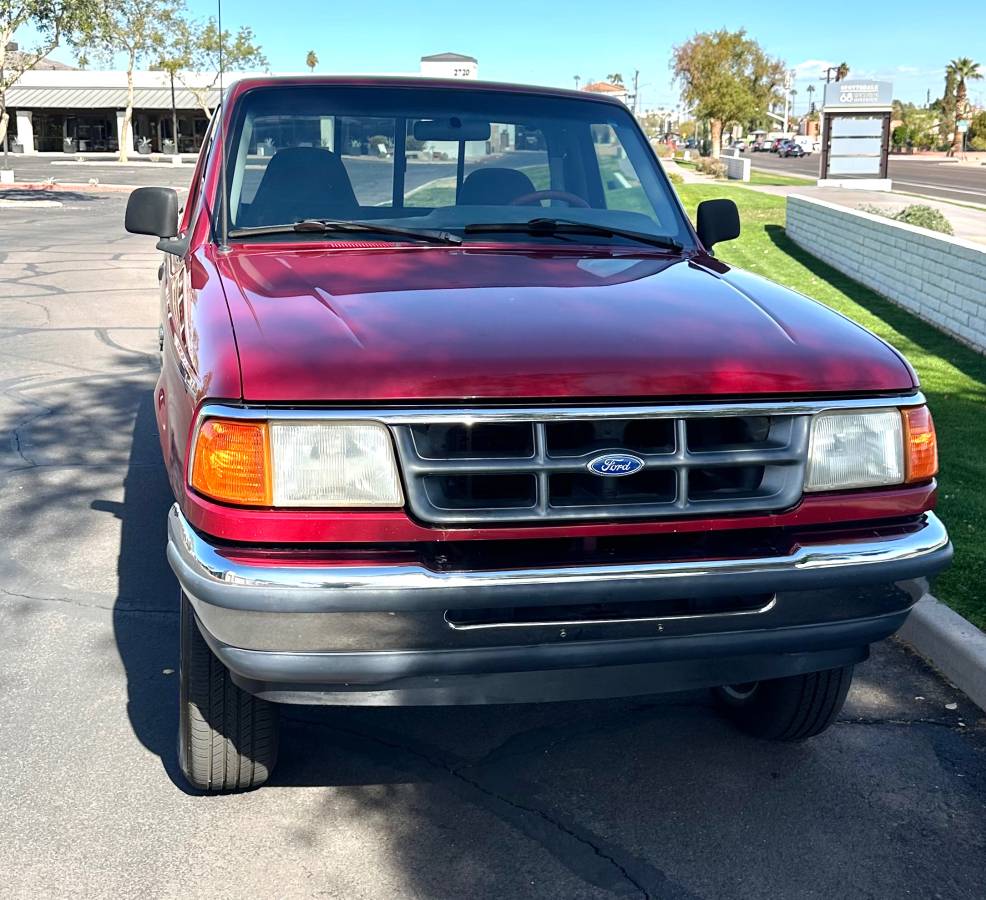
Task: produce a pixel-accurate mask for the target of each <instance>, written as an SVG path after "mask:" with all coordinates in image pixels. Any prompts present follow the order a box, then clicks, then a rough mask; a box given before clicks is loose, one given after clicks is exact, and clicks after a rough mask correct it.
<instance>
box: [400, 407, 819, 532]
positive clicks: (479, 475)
mask: <svg viewBox="0 0 986 900" xmlns="http://www.w3.org/2000/svg"><path fill="white" fill-rule="evenodd" d="M697 421H698V419H696V418H692V417H684V416H676V417H670V416H660V415H655V416H653V417H651V418H637V419H624V420H621V419H594V418H586V419H579V418H570V419H567V420H566V423H568V424H569V425H570V426H574V427H570V428H569V429H568V431H569V435H571V434H573V433H574V434H579V433H581V434H582V435H583V440H582V442H581V443H580V442H579V441H578V440H575V439H573V438H571V437H570V436H563V435H562V434H560V433H559V431H558V429H557V427H556V423H555V422H552V421H543V420H535V421H532V422H529V423H527V424H526V426H525V428H526V429H529V430H530V437H529V438H527V437H526V436H521V435H519V434H518V433H517V430H516V428H515V427H514V424H513V423H504V424H503V425H491V426H489V427H488V428H487V430H486V434H485V436H484V441H483V442H484V443H489V438H490V432H491V431H492V430H495V429H496V428H498V427H499V428H503V427H507V428H510V434H509V439H510V440H511V441H514V442H515V446H516V448H517V452H515V453H513V454H511V453H509V452H505V451H504V449H502V448H498V449H497V452H496V453H489V452H486V453H482V452H470V450H469V447H468V446H465V447H464V448H460V447H456V449H455V450H454V452H451V453H448V454H446V455H444V456H438V454H436V452H435V450H434V443H435V442H433V441H431V440H430V439H429V435H428V432H429V430H430V429H431V428H432V427H433V426H430V425H427V424H425V425H421V424H418V425H397V426H394V427H393V430H394V436H395V438H396V440H397V448H398V455H399V457H400V461H401V467H402V470H403V473H404V479H405V484H406V487H407V499H408V504H409V506H410V508H411V511H412V513H413V514H414V515H415V516H416V517H417V518H418V519H420V520H422V521H424V522H430V523H434V524H440V525H467V524H480V523H490V522H494V523H496V522H504V523H506V522H540V521H577V520H599V519H626V518H642V517H648V518H652V517H661V516H664V517H667V516H681V515H701V514H713V513H715V514H722V513H741V512H765V511H772V510H779V509H786V508H788V507H790V506H793V505H794V504H795V503H796V502H797V501H798V499H799V498H800V497H801V492H802V486H803V484H804V468H805V461H806V458H807V450H808V426H809V422H810V417H809V416H807V415H803V414H798V415H792V414H781V415H771V416H758V417H737V416H730V417H722V416H720V417H717V418H716V419H714V420H712V421H713V422H714V423H715V425H714V426H713V427H722V428H723V429H724V431H725V430H728V426H729V425H731V424H732V423H738V422H739V423H756V425H755V426H752V427H756V428H760V429H761V430H762V431H763V432H764V433H763V434H762V436H758V437H757V439H755V440H754V439H752V438H751V439H750V440H748V441H746V442H728V443H727V442H725V441H723V442H721V444H716V443H715V442H712V443H710V442H709V441H708V440H707V439H706V440H705V441H698V440H695V441H690V440H689V438H690V435H691V433H692V431H693V424H694V423H696V422H697ZM648 423H660V424H661V425H662V426H664V428H663V429H657V430H655V431H653V432H652V434H653V435H654V438H653V439H652V440H651V446H648V447H647V448H646V449H642V448H641V447H639V446H633V445H632V444H633V440H627V439H625V436H627V435H631V434H632V432H633V428H634V426H641V425H647V424H648ZM708 424H712V422H709V423H708ZM437 427H438V428H440V429H442V431H443V438H444V435H446V434H448V433H449V431H450V430H451V429H449V427H448V426H447V425H440V426H437ZM474 427H475V426H474V425H472V424H466V423H463V424H461V425H459V426H458V428H457V431H458V432H459V434H457V435H456V439H457V442H458V444H459V445H462V444H466V445H468V444H469V443H470V440H469V439H470V437H471V435H470V432H471V431H472V430H473V429H474ZM452 429H456V426H452ZM734 430H735V429H734ZM740 430H742V427H741V428H740ZM748 430H749V429H748ZM451 431H452V433H453V434H455V430H451ZM707 431H708V429H707ZM637 433H638V434H639V433H641V431H640V428H639V427H638V429H637ZM662 434H666V440H664V441H662V440H661V439H660V435H662ZM691 436H694V435H691ZM444 439H446V440H447V438H444ZM645 443H647V441H645ZM627 444H631V445H630V446H627ZM693 444H698V445H699V446H700V447H701V449H694V447H693ZM423 445H424V446H425V447H426V448H427V449H423ZM528 451H530V452H528ZM607 453H615V454H632V455H633V456H635V457H637V459H639V460H640V461H642V463H643V468H642V469H641V470H640V471H639V472H638V473H636V474H632V475H629V476H623V477H619V478H608V477H605V476H600V475H597V474H594V473H593V472H591V471H590V470H589V468H588V465H589V463H590V462H591V461H592V460H593V459H596V458H597V457H599V456H600V455H605V454H607Z"/></svg>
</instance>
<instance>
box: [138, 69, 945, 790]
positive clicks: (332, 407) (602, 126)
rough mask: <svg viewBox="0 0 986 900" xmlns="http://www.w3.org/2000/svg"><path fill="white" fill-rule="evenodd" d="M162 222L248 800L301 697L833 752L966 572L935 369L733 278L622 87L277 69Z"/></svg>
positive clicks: (224, 686)
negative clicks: (642, 725) (675, 728)
mask: <svg viewBox="0 0 986 900" xmlns="http://www.w3.org/2000/svg"><path fill="white" fill-rule="evenodd" d="M126 226H127V228H128V230H130V231H132V232H136V233H141V234H153V235H156V236H157V237H159V238H160V240H159V242H158V247H159V248H160V249H161V250H163V251H164V254H165V257H164V263H163V265H162V268H161V284H162V292H161V297H162V331H161V334H162V339H161V349H162V354H163V357H162V368H161V376H160V380H159V381H158V383H157V386H156V389H155V409H156V411H157V421H158V426H159V428H160V436H161V447H162V450H163V453H164V462H165V465H166V467H167V471H168V474H169V477H170V481H171V484H172V486H173V489H174V493H175V498H176V502H175V505H174V506H173V508H172V509H171V512H170V514H169V522H168V525H169V528H168V534H169V541H168V558H169V560H170V562H171V565H172V567H173V568H174V571H175V573H176V574H177V576H178V580H179V582H180V584H181V607H182V616H181V664H180V673H181V679H180V684H181V708H180V709H181V712H180V723H179V754H180V762H181V768H182V771H183V772H184V774H185V776H186V777H187V778H188V780H189V782H190V783H191V784H192V785H194V786H195V787H197V788H200V789H204V790H213V791H216V790H237V789H244V788H250V787H254V786H256V785H259V784H262V783H263V782H264V781H265V780H266V779H267V778H268V776H269V775H270V772H271V770H272V768H273V766H274V763H275V759H276V752H277V709H278V704H280V703H327V704H460V703H513V702H521V701H544V700H557V699H575V698H602V697H613V696H621V695H632V694H649V693H656V692H661V691H673V690H682V689H692V688H697V687H709V688H712V689H713V691H714V694H715V696H716V698H717V699H718V702H719V704H720V705H721V707H722V708H723V709H724V710H725V711H726V713H727V714H728V715H729V716H731V717H732V718H733V719H734V720H735V722H736V723H737V724H738V725H739V726H740V727H741V728H743V729H745V730H747V731H748V732H751V733H753V734H756V735H759V736H761V737H764V738H773V739H784V740H796V739H802V738H805V737H809V736H811V735H814V734H817V733H819V732H820V731H822V730H823V729H824V728H826V727H827V726H828V725H829V724H830V723H831V721H832V720H833V718H834V716H835V715H836V714H837V713H838V711H839V709H840V707H841V705H842V702H843V700H844V698H845V695H846V691H847V690H848V687H849V682H850V679H851V677H852V671H853V666H854V665H855V664H856V663H858V662H860V661H861V660H863V659H865V658H866V656H867V653H868V646H869V644H870V643H871V642H873V641H877V640H880V639H881V638H884V637H886V636H888V635H890V634H892V633H893V632H894V631H895V630H896V629H897V628H898V627H899V626H900V625H901V623H902V622H903V621H904V619H905V617H906V616H907V613H908V610H909V608H910V607H911V606H912V604H913V603H914V602H915V600H916V599H917V598H918V597H919V596H920V595H921V594H922V592H923V591H924V590H925V589H926V587H927V582H926V580H925V579H926V578H927V576H929V575H931V574H933V573H934V572H936V571H937V570H939V569H941V568H942V567H944V566H945V565H947V563H948V561H949V559H950V556H951V552H952V550H951V545H950V543H949V540H948V536H947V534H946V532H945V529H944V528H943V526H942V524H941V522H940V521H939V520H938V519H937V518H936V517H935V515H934V514H933V513H932V512H931V510H932V507H933V506H934V501H935V474H936V471H937V450H936V443H935V434H934V428H933V425H932V421H931V417H930V414H929V412H928V409H927V407H926V405H925V400H924V398H923V397H922V395H921V393H920V391H919V387H918V382H917V379H916V377H915V374H914V372H913V370H912V369H911V368H910V366H909V365H908V364H907V362H906V361H905V360H904V359H903V358H902V357H901V356H900V354H899V353H897V351H895V350H894V349H893V348H892V347H890V346H888V345H887V344H885V343H883V342H882V341H880V340H878V339H877V338H876V337H874V336H873V335H872V334H870V333H868V332H867V331H865V330H864V329H862V328H861V327H859V326H858V325H855V324H854V323H852V322H850V321H849V320H847V319H845V318H843V317H842V316H839V315H837V314H836V313H834V312H832V311H831V310H829V309H827V308H826V307H824V306H822V305H820V304H819V303H816V302H815V301H813V300H810V299H808V298H806V297H803V296H800V295H798V294H795V293H793V292H791V291H789V290H787V289H785V288H782V287H779V286H778V285H776V284H772V283H771V282H769V281H766V280H764V279H763V278H759V277H757V276H755V275H751V274H749V273H747V272H743V271H741V270H739V269H736V268H733V267H732V266H729V265H726V264H724V263H723V262H721V261H720V260H718V259H717V258H716V257H715V256H714V253H713V247H714V245H715V244H716V243H717V242H719V241H724V240H729V239H731V238H735V237H737V236H738V234H739V228H740V225H739V217H738V213H737V209H736V206H735V205H734V204H733V203H732V202H730V201H728V200H709V201H706V202H704V203H702V204H700V205H699V207H698V212H697V218H696V227H694V228H693V227H692V225H691V223H690V222H689V220H688V218H687V216H686V215H685V212H684V211H683V209H682V207H681V204H680V203H679V201H678V199H677V197H676V196H675V193H674V191H673V190H672V187H671V185H670V184H669V182H668V179H667V177H666V176H665V174H664V172H663V170H662V168H661V166H660V165H659V163H658V161H657V159H656V158H655V156H654V154H653V152H652V150H651V148H650V147H649V145H648V143H647V140H646V139H645V137H644V135H643V133H642V132H641V130H640V128H639V127H638V125H637V123H636V122H635V121H634V119H633V117H632V116H631V115H630V113H629V111H628V110H627V109H626V108H625V107H624V106H623V105H622V104H620V103H618V102H615V101H611V100H607V99H606V98H604V97H599V96H596V95H589V94H585V93H575V92H570V91H562V90H547V89H540V88H531V87H522V86H515V85H496V84H484V83H479V82H474V81H421V80H413V79H382V78H346V79H340V78H303V79H301V78H261V79H251V80H244V81H240V82H238V83H237V84H236V85H235V86H234V87H232V88H230V89H229V90H228V92H227V96H226V98H225V102H224V104H223V108H222V110H221V111H220V112H219V113H217V114H216V115H215V116H214V117H213V122H212V125H211V130H210V132H209V134H208V135H207V138H206V142H205V145H204V147H203V149H202V152H201V154H200V157H199V161H198V164H197V167H196V169H195V174H194V177H193V180H192V185H191V191H190V194H189V197H188V200H187V202H186V203H185V206H184V210H183V211H182V210H179V204H178V200H177V197H176V195H175V193H174V192H173V191H170V190H166V189H163V188H141V189H139V190H137V191H134V192H133V194H132V195H131V197H130V201H129V205H128V208H127V221H126Z"/></svg>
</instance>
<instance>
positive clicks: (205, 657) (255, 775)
mask: <svg viewBox="0 0 986 900" xmlns="http://www.w3.org/2000/svg"><path fill="white" fill-rule="evenodd" d="M179 691H180V700H179V718H178V764H179V766H180V768H181V771H182V774H183V775H184V776H185V778H186V779H187V780H188V783H189V784H190V785H192V787H194V788H198V789H199V790H202V791H210V792H218V791H244V790H249V789H250V788H255V787H259V786H260V785H262V784H263V783H264V782H265V781H267V779H268V778H269V777H270V773H271V772H272V771H273V769H274V764H275V762H276V761H277V738H278V715H277V713H278V710H277V706H276V705H275V704H273V703H268V702H267V701H266V700H260V699H258V698H257V697H254V696H253V695H252V694H248V693H247V692H246V691H244V690H241V689H240V688H238V687H237V686H236V685H235V684H233V680H232V678H230V675H229V670H228V669H227V668H226V667H225V666H224V665H223V664H222V663H221V662H219V660H218V659H216V657H215V655H214V654H213V652H212V651H211V650H210V649H209V645H208V644H207V643H206V642H205V639H204V638H203V637H202V634H201V633H200V632H199V628H198V624H197V623H196V621H195V614H194V613H193V611H192V605H191V603H189V602H188V598H187V597H186V596H185V594H184V593H182V595H181V658H180V661H179Z"/></svg>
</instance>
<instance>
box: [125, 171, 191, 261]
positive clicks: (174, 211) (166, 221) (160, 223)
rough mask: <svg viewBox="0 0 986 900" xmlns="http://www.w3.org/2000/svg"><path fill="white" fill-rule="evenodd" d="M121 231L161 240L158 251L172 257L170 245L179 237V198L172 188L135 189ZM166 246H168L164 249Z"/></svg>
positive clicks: (175, 242) (128, 201) (177, 242)
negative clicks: (176, 236) (147, 235)
mask: <svg viewBox="0 0 986 900" xmlns="http://www.w3.org/2000/svg"><path fill="white" fill-rule="evenodd" d="M124 227H125V228H126V229H127V231H129V232H130V233H131V234H153V235H155V236H156V237H159V238H162V240H161V241H160V242H159V244H158V249H160V250H164V251H165V252H166V253H173V252H175V249H177V248H174V249H173V248H172V247H171V245H172V244H180V243H182V242H181V241H171V240H167V238H173V237H175V235H177V234H178V194H177V193H175V192H174V191H173V190H172V189H171V188H157V187H154V188H137V190H135V191H134V192H133V193H132V194H131V195H130V199H129V200H127V215H126V219H125V220H124ZM163 245H167V246H163Z"/></svg>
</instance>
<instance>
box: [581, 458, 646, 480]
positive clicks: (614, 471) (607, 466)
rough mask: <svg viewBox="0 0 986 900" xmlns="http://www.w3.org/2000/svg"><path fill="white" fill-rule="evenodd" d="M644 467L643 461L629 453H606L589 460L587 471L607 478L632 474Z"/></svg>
mask: <svg viewBox="0 0 986 900" xmlns="http://www.w3.org/2000/svg"><path fill="white" fill-rule="evenodd" d="M643 467H644V461H643V460H642V459H639V458H638V457H636V456H631V455H630V454H629V453H607V454H605V455H604V456H597V457H596V458H595V459H593V460H591V461H590V462H589V471H590V472H595V473H596V474H597V475H605V476H606V477H608V478H619V477H620V476H622V475H633V474H634V473H635V472H639V471H640V470H641V469H642V468H643Z"/></svg>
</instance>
